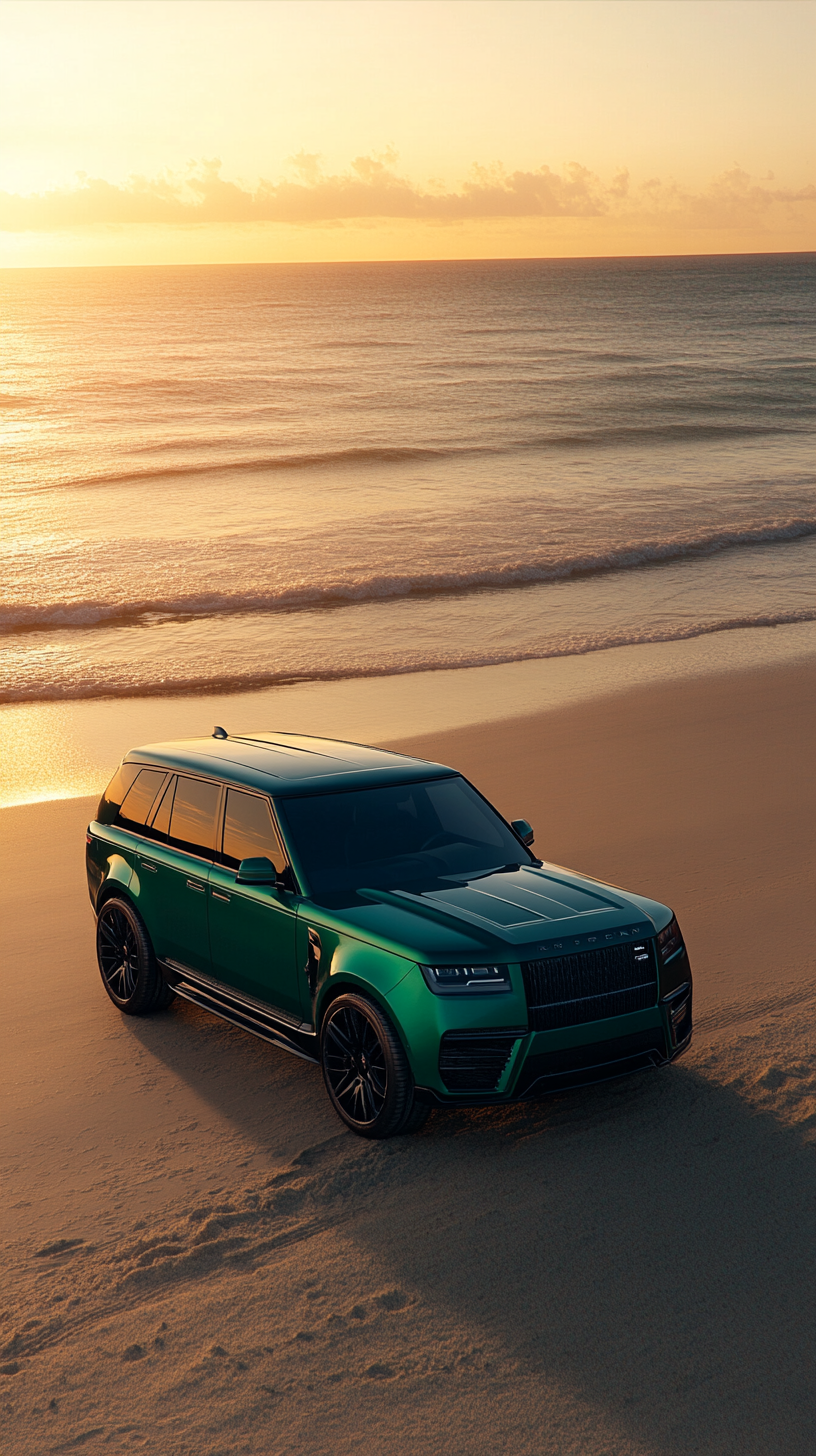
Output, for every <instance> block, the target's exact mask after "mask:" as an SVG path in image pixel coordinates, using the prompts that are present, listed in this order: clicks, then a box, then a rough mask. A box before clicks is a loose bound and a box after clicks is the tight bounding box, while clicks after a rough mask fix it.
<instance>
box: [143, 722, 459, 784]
mask: <svg viewBox="0 0 816 1456" xmlns="http://www.w3.org/2000/svg"><path fill="white" fill-rule="evenodd" d="M125 762H126V763H155V764H161V765H163V766H165V767H166V768H175V769H186V770H187V771H188V772H191V773H199V774H206V775H207V776H208V777H209V776H214V777H217V778H219V779H231V780H232V781H233V782H235V783H241V784H245V785H247V786H249V787H251V788H256V789H261V790H262V791H263V792H264V793H267V794H273V795H274V796H275V797H276V798H281V797H284V796H287V797H288V796H290V795H293V794H298V795H300V794H324V793H326V792H327V791H328V790H337V789H351V788H362V787H371V788H373V787H374V786H375V785H379V784H398V783H406V782H407V781H409V780H412V779H413V780H416V779H428V778H445V777H447V776H448V775H450V774H454V773H455V770H454V769H450V768H446V767H445V766H444V765H443V764H439V763H430V762H428V761H427V760H425V759H421V758H408V757H407V756H406V755H404V754H401V753H391V752H390V751H389V750H388V749H386V748H367V747H366V746H365V745H364V744H361V743H345V742H343V741H342V740H340V739H337V738H312V737H308V736H307V735H305V734H301V733H246V734H230V735H229V736H228V737H226V738H220V737H219V738H181V739H176V740H175V741H174V742H171V743H149V744H147V745H146V746H145V747H143V748H134V749H131V751H130V753H128V754H127V755H126V757H125Z"/></svg>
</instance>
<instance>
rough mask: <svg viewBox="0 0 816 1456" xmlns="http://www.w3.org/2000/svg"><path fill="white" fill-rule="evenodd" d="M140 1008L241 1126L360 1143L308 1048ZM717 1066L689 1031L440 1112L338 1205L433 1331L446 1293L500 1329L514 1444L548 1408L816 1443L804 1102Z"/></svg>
mask: <svg viewBox="0 0 816 1456" xmlns="http://www.w3.org/2000/svg"><path fill="white" fill-rule="evenodd" d="M133 1031H134V1035H136V1036H137V1038H138V1040H139V1041H140V1042H141V1043H142V1044H143V1045H144V1046H145V1047H146V1048H149V1049H150V1051H151V1053H152V1054H153V1055H154V1056H156V1057H157V1058H158V1059H159V1060H161V1061H164V1062H165V1063H166V1064H167V1066H168V1067H169V1068H170V1069H172V1071H173V1072H174V1073H175V1074H176V1075H177V1076H179V1077H181V1078H182V1079H184V1080H186V1081H189V1082H191V1083H192V1084H193V1086H194V1087H195V1089H196V1091H197V1092H199V1093H200V1094H201V1096H203V1097H205V1098H206V1099H208V1100H209V1101H210V1102H211V1103H212V1104H213V1105H214V1106H216V1107H217V1108H218V1110H219V1112H220V1113H221V1114H222V1115H223V1116H225V1117H227V1118H229V1119H230V1120H231V1121H232V1122H233V1125H235V1126H237V1128H239V1129H240V1131H241V1132H242V1133H243V1135H244V1136H245V1137H246V1138H248V1139H250V1140H258V1141H259V1143H263V1144H264V1145H265V1146H267V1147H277V1148H279V1149H283V1148H284V1147H286V1148H287V1149H289V1151H290V1153H294V1152H296V1151H297V1150H299V1149H303V1148H304V1147H308V1146H309V1145H312V1146H314V1145H319V1144H320V1141H321V1139H329V1140H330V1141H331V1142H332V1144H333V1145H334V1148H335V1152H334V1153H332V1156H335V1155H336V1153H338V1152H339V1156H341V1157H344V1156H359V1155H360V1147H361V1145H360V1142H359V1140H358V1139H356V1138H354V1137H353V1136H352V1135H350V1134H346V1135H345V1136H344V1135H343V1133H342V1129H341V1128H340V1125H339V1123H338V1122H337V1120H336V1118H335V1117H334V1114H333V1113H332V1111H331V1108H330V1107H329V1104H328V1102H327V1100H326V1097H325V1093H324V1091H323V1087H322V1082H321V1077H320V1072H319V1069H318V1068H317V1067H315V1066H311V1065H309V1064H308V1063H305V1062H301V1061H297V1060H296V1059H294V1058H291V1057H288V1056H287V1055H286V1054H285V1053H283V1052H279V1051H277V1050H276V1049H275V1048H272V1047H269V1046H267V1045H265V1044H263V1043H260V1042H257V1041H255V1040H254V1039H253V1038H250V1037H247V1036H245V1035H244V1034H242V1033H240V1032H238V1031H234V1030H233V1029H232V1028H229V1027H225V1026H224V1025H223V1024H220V1023H217V1022H215V1021H214V1020H213V1019H212V1018H210V1017H208V1016H206V1015H205V1014H203V1013H199V1012H198V1011H197V1010H196V1009H195V1008H191V1007H188V1006H185V1007H182V1008H180V1007H179V1005H178V1003H177V1004H176V1006H175V1007H174V1008H173V1010H172V1011H171V1012H170V1013H169V1014H166V1015H162V1016H161V1017H158V1018H155V1019H153V1020H151V1021H149V1022H139V1023H134V1026H133ZM707 1052H708V1053H709V1054H713V1057H714V1061H715V1062H716V1060H717V1054H716V1053H715V1052H714V1051H713V1048H711V1047H709V1048H708V1049H707ZM755 1054H756V1055H759V1056H761V1054H762V1053H761V1049H760V1048H757V1049H756V1053H755ZM752 1055H754V1053H752V1052H747V1053H746V1056H745V1059H744V1060H745V1064H746V1067H747V1072H746V1078H747V1081H748V1082H750V1081H751V1080H752V1079H754V1080H755V1079H756V1077H757V1076H758V1075H759V1073H760V1071H761V1069H762V1065H764V1064H763V1063H760V1065H759V1066H757V1065H756V1064H753V1063H752ZM765 1062H767V1056H766V1058H765ZM797 1065H798V1068H799V1070H798V1071H797V1072H796V1073H795V1078H794V1080H795V1079H796V1078H798V1084H797V1085H798V1086H799V1087H800V1089H801V1092H802V1096H803V1097H804V1098H805V1100H806V1101H807V1098H809V1099H810V1102H811V1103H812V1102H813V1101H814V1094H816V1080H814V1077H813V1074H812V1072H811V1074H810V1075H809V1076H807V1075H804V1080H803V1072H802V1063H801V1062H800V1063H798V1064H797ZM777 1075H778V1076H779V1077H780V1078H781V1079H782V1081H784V1080H785V1078H786V1076H787V1074H786V1072H785V1071H784V1069H783V1070H782V1071H779V1072H778V1074H777ZM727 1082H728V1079H727V1078H726V1083H725V1084H724V1083H723V1081H722V1080H720V1079H718V1076H717V1069H716V1066H715V1070H714V1073H712V1072H711V1070H710V1069H709V1068H708V1067H707V1066H706V1064H705V1060H704V1054H703V1049H698V1051H697V1052H696V1053H695V1051H694V1050H692V1052H691V1053H690V1054H689V1055H688V1057H687V1058H686V1059H684V1060H683V1061H681V1062H680V1063H678V1064H677V1065H676V1066H674V1067H671V1068H667V1069H663V1070H662V1071H660V1072H657V1073H649V1074H643V1075H638V1076H632V1077H628V1078H625V1079H621V1080H620V1081H617V1082H612V1083H607V1084H604V1085H602V1086H597V1087H593V1088H586V1089H583V1090H579V1091H574V1092H572V1093H569V1094H565V1095H562V1096H560V1097H558V1098H556V1099H550V1100H546V1101H541V1102H531V1103H524V1104H517V1105H514V1106H509V1107H505V1108H496V1109H490V1110H478V1111H477V1110H473V1111H465V1110H462V1111H460V1112H452V1113H444V1114H441V1113H434V1114H433V1115H432V1117H431V1119H430V1120H429V1122H428V1123H427V1125H426V1127H425V1129H424V1130H423V1131H422V1132H421V1133H420V1134H418V1135H416V1136H415V1137H413V1138H406V1139H404V1140H398V1141H399V1153H400V1155H399V1157H398V1158H396V1159H395V1158H390V1157H389V1158H387V1159H385V1160H384V1162H382V1161H381V1163H380V1164H379V1165H378V1166H381V1167H382V1170H383V1182H382V1185H381V1188H380V1191H379V1195H378V1196H377V1197H376V1199H375V1206H374V1207H372V1205H371V1204H370V1203H366V1202H365V1201H363V1202H362V1203H361V1205H360V1208H359V1211H358V1214H357V1216H355V1217H354V1218H353V1219H352V1220H351V1221H350V1222H349V1223H346V1224H344V1237H347V1238H348V1239H349V1240H350V1242H351V1245H352V1246H353V1245H355V1244H356V1245H357V1246H358V1248H359V1252H360V1255H361V1263H369V1262H370V1258H371V1256H372V1255H373V1256H375V1259H376V1261H377V1262H378V1263H379V1264H381V1265H382V1266H384V1267H387V1268H389V1269H390V1270H391V1271H392V1273H393V1278H394V1280H395V1282H396V1283H398V1284H399V1285H400V1287H402V1288H403V1289H407V1290H411V1291H412V1292H413V1298H414V1299H418V1300H420V1301H421V1302H422V1304H423V1305H424V1306H426V1307H427V1316H428V1321H429V1323H428V1330H429V1339H432V1329H433V1320H434V1318H435V1315H438V1316H439V1317H440V1318H443V1319H444V1321H445V1322H446V1327H448V1328H449V1327H450V1325H451V1321H453V1323H454V1325H456V1324H458V1325H460V1326H461V1328H462V1329H463V1331H465V1332H466V1334H467V1332H470V1334H469V1336H468V1338H470V1339H471V1340H472V1339H473V1338H475V1337H476V1336H477V1335H478V1336H479V1337H480V1338H482V1339H483V1340H485V1341H487V1342H488V1343H489V1344H490V1346H491V1348H492V1349H493V1350H494V1351H497V1352H498V1355H499V1358H500V1359H501V1360H502V1361H504V1362H505V1365H506V1368H507V1373H508V1377H509V1378H510V1380H511V1382H520V1384H519V1394H520V1397H521V1398H522V1405H521V1408H520V1409H519V1411H518V1413H517V1419H518V1420H519V1421H520V1422H521V1425H520V1427H519V1428H518V1435H517V1437H516V1439H518V1440H521V1443H522V1444H521V1446H520V1447H519V1449H527V1450H530V1451H533V1450H535V1451H538V1450H541V1451H545V1450H546V1451H547V1452H550V1451H556V1450H558V1449H559V1447H558V1445H557V1443H556V1444H552V1442H550V1441H545V1440H543V1438H542V1432H543V1426H542V1422H543V1423H545V1424H546V1422H547V1421H548V1419H550V1418H551V1419H557V1421H558V1422H559V1423H563V1422H566V1425H563V1426H562V1429H563V1430H564V1432H565V1439H566V1433H567V1431H568V1429H569V1428H570V1426H571V1424H572V1425H574V1428H575V1432H576V1433H577V1432H578V1431H579V1428H580V1425H581V1422H582V1421H584V1420H586V1419H587V1418H589V1419H591V1421H592V1422H593V1423H594V1425H593V1429H595V1431H596V1432H597V1431H598V1430H599V1429H602V1430H604V1431H606V1432H608V1433H609V1434H610V1438H611V1445H610V1449H611V1450H612V1449H614V1450H621V1451H623V1450H626V1451H629V1450H630V1449H631V1450H637V1451H638V1452H641V1451H643V1452H648V1453H650V1456H651V1453H653V1456H692V1453H694V1456H700V1453H704V1456H726V1453H727V1456H747V1453H752V1452H756V1453H757V1456H768V1453H771V1452H773V1453H774V1456H781V1453H784V1456H812V1452H813V1450H814V1449H816V1440H815V1439H814V1431H816V1408H815V1406H814V1400H813V1389H812V1376H813V1369H814V1354H816V1349H815V1348H814V1272H816V1271H814V1260H813V1249H814V1233H816V1229H815V1228H814V1223H816V1218H815V1217H814V1215H815V1214H816V1204H815V1203H814V1199H813V1145H812V1144H809V1143H808V1141H807V1138H808V1135H809V1127H810V1124H811V1123H812V1121H813V1120H814V1114H813V1113H811V1114H810V1116H809V1117H804V1116H803V1117H802V1120H801V1121H800V1122H799V1123H798V1125H796V1126H789V1125H786V1124H785V1123H784V1122H783V1121H782V1120H781V1119H780V1117H779V1116H778V1115H777V1113H776V1112H775V1111H774V1110H773V1108H772V1107H769V1108H767V1109H765V1108H763V1107H762V1106H761V1104H760V1103H758V1102H757V1101H756V1099H754V1100H753V1101H752V1100H751V1098H750V1097H747V1096H746V1095H744V1091H741V1090H738V1087H739V1083H738V1082H737V1084H736V1085H728V1084H727ZM732 1082H733V1077H732ZM249 1089H251V1095H248V1090H249ZM808 1105H809V1104H808ZM805 1110H806V1109H805V1104H804V1103H803V1105H802V1113H804V1112H805ZM777 1111H778V1109H777ZM338 1133H339V1134H340V1142H339V1144H338V1143H337V1141H336V1139H337V1134H338ZM363 1146H364V1147H365V1148H367V1150H368V1151H367V1153H366V1156H370V1157H371V1158H372V1160H375V1162H376V1160H377V1159H378V1158H380V1157H381V1152H382V1145H377V1144H367V1145H365V1144H364V1145H363ZM392 1146H393V1145H392ZM386 1168H387V1172H386ZM372 1172H375V1168H374V1166H372ZM377 1176H379V1175H377ZM522 1386H523V1397H522V1396H521V1387H522ZM570 1413H571V1414H570ZM590 1413H591V1415H590ZM525 1422H529V1433H528V1434H527V1435H525V1434H524V1426H525ZM536 1432H538V1433H539V1435H538V1436H537V1435H536ZM613 1433H615V1434H614V1436H613ZM528 1442H529V1444H528ZM439 1449H440V1450H445V1451H447V1450H448V1449H450V1450H451V1451H453V1450H455V1449H461V1450H463V1451H464V1450H468V1451H469V1450H470V1449H471V1446H470V1445H469V1444H468V1443H467V1442H464V1444H461V1446H460V1447H457V1446H456V1442H455V1441H454V1442H453V1445H450V1447H448V1446H447V1445H444V1444H443V1445H440V1448H439ZM473 1449H476V1448H475V1447H474V1448H473ZM564 1449H571V1450H572V1449H574V1450H583V1449H585V1448H584V1447H582V1445H581V1439H580V1438H579V1437H578V1435H577V1434H576V1440H575V1444H574V1446H568V1447H566V1446H565V1448H564ZM592 1449H593V1450H594V1449H595V1448H594V1446H593V1447H592ZM601 1449H605V1448H603V1447H602V1446H599V1447H598V1450H599V1451H600V1450H601Z"/></svg>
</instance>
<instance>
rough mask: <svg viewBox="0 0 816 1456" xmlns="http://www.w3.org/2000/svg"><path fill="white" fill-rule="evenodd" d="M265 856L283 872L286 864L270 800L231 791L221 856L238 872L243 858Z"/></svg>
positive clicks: (225, 815) (225, 816)
mask: <svg viewBox="0 0 816 1456" xmlns="http://www.w3.org/2000/svg"><path fill="white" fill-rule="evenodd" d="M262 855H265V856H266V858H267V859H271V861H272V863H273V865H274V866H275V869H276V870H282V869H283V868H284V865H285V864H286V857H285V855H284V853H283V850H282V848H281V843H280V840H279V839H278V835H277V831H276V829H275V825H274V823H273V820H272V812H271V810H270V808H269V802H268V800H267V799H262V798H260V797H259V795H258V794H242V793H241V791H240V790H239V789H228V790H227V808H226V812H225V814H224V850H223V854H222V856H221V857H222V859H223V861H224V864H226V865H229V866H230V868H231V869H234V870H237V868H238V866H239V864H240V863H241V860H242V859H258V858H260V856H262Z"/></svg>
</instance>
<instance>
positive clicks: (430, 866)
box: [280, 778, 532, 895]
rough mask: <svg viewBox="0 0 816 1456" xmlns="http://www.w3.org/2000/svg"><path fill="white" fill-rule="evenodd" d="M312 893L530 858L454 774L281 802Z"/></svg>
mask: <svg viewBox="0 0 816 1456" xmlns="http://www.w3.org/2000/svg"><path fill="white" fill-rule="evenodd" d="M280 807H281V808H282V810H283V813H284V815H285V817H286V820H287V821H288V824H289V828H290V831H291V836H292V839H293V841H294V847H295V848H296V850H297V853H298V858H299V859H300V862H301V864H302V866H303V869H304V871H305V873H306V876H307V878H308V881H309V887H310V889H311V892H312V894H313V895H320V894H327V893H328V894H332V893H336V892H338V891H348V890H358V889H360V888H361V887H363V886H369V887H371V888H376V889H397V888H400V887H401V886H411V887H414V888H416V887H419V886H421V885H428V884H431V883H433V882H434V881H435V880H438V879H440V878H441V877H443V876H445V875H462V876H466V875H468V874H478V873H479V872H484V871H485V870H490V869H495V868H497V867H500V866H503V865H506V864H519V863H522V864H527V863H530V861H531V860H532V855H531V854H530V853H529V851H528V850H526V849H525V848H524V846H523V845H522V844H520V843H519V841H518V840H517V839H516V837H515V835H514V834H513V833H511V831H510V830H509V829H508V828H507V825H506V824H505V823H504V821H503V820H502V819H500V818H499V816H498V814H497V813H496V811H495V810H494V809H491V807H490V805H489V804H487V803H486V802H485V800H484V799H483V798H481V796H480V795H479V794H477V793H476V790H475V789H472V788H471V786H470V784H468V783H466V782H465V780H464V779H461V778H446V779H433V780H431V781H430V782H426V783H414V784H398V785H394V786H393V787H388V788H379V789H355V790H352V791H351V792H349V793H340V794H320V795H317V794H315V795H313V796H310V797H309V798H303V799H285V800H284V801H283V802H282V803H281V804H280Z"/></svg>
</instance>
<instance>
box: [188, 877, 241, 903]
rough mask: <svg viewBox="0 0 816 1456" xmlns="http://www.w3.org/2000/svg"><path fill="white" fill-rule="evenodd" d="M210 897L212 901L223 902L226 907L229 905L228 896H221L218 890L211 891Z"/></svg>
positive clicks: (229, 898) (229, 897)
mask: <svg viewBox="0 0 816 1456" xmlns="http://www.w3.org/2000/svg"><path fill="white" fill-rule="evenodd" d="M187 883H188V884H189V883H190V881H189V880H188V881H187ZM212 897H213V899H214V900H224V901H225V902H226V904H227V905H229V902H230V900H231V898H232V897H231V896H230V895H222V894H221V891H220V890H213V892H212Z"/></svg>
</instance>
